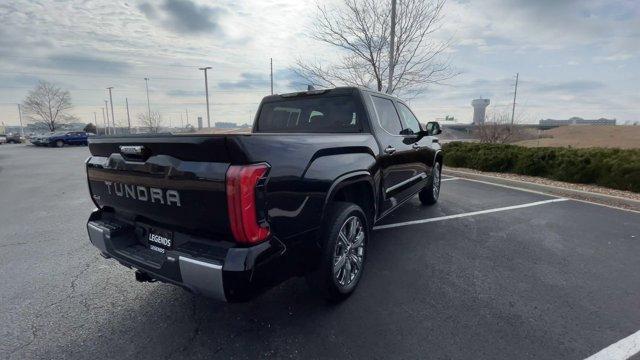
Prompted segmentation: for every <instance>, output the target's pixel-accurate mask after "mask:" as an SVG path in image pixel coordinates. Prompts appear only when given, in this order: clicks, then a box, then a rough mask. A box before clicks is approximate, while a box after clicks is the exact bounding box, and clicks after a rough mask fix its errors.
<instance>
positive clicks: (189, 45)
mask: <svg viewBox="0 0 640 360" xmlns="http://www.w3.org/2000/svg"><path fill="white" fill-rule="evenodd" d="M330 1H331V3H337V2H339V0H330ZM314 13H315V9H314V4H313V2H308V1H298V0H274V1H267V0H264V1H258V0H254V1H249V0H244V1H234V0H221V1H216V2H210V1H204V0H158V1H150V0H141V1H135V2H133V3H131V2H125V1H124V0H120V1H108V0H96V1H91V2H87V1H84V0H68V1H62V2H61V1H54V0H14V1H11V2H3V3H1V4H0V121H5V122H7V123H17V113H16V112H15V105H13V103H16V102H19V101H20V100H21V99H22V98H23V96H24V94H25V93H26V91H27V90H28V88H29V87H30V86H32V85H33V83H34V82H35V81H37V80H38V79H47V80H50V81H54V82H56V83H58V84H60V85H62V86H65V87H67V88H69V89H71V91H72V96H73V99H74V101H75V103H76V105H77V107H76V109H75V111H76V113H77V115H79V116H80V117H81V118H83V119H85V120H91V119H92V118H93V112H94V111H95V112H97V113H98V114H100V112H101V109H100V108H101V106H103V105H104V103H103V100H104V99H105V96H106V91H105V90H104V88H105V87H107V86H115V89H114V102H115V103H116V104H114V107H116V118H120V119H123V118H124V116H125V111H124V107H123V104H124V98H125V97H127V98H128V99H129V103H130V105H131V107H132V112H133V113H134V114H135V113H136V112H141V111H143V110H144V109H145V107H146V97H145V93H144V80H143V78H144V77H150V78H151V80H150V82H149V85H150V90H151V94H150V95H151V101H152V106H154V107H156V108H157V109H158V110H160V111H162V112H164V113H166V115H165V118H166V117H172V116H173V117H174V118H175V119H179V114H180V113H184V112H185V110H186V109H187V108H188V109H189V111H190V113H191V116H192V117H195V116H197V115H204V105H203V104H204V101H203V100H204V99H203V96H202V91H203V80H202V72H201V71H198V69H197V67H198V66H204V65H209V66H212V67H213V69H212V71H211V72H210V73H209V75H210V77H209V79H210V89H211V101H212V103H213V109H212V110H213V111H212V113H213V114H214V115H213V118H214V120H230V121H237V122H246V121H248V119H250V118H251V115H252V112H253V111H255V109H256V107H257V103H258V102H259V100H260V98H261V97H262V96H263V95H265V94H266V93H267V91H268V71H269V58H270V57H273V59H274V65H275V68H276V70H277V72H276V76H275V80H276V90H277V91H280V92H284V91H290V90H292V89H293V88H295V87H296V86H298V85H299V84H297V83H296V79H295V78H294V77H292V75H291V74H290V73H289V72H287V71H286V68H287V67H289V66H290V65H292V64H293V63H294V61H295V59H296V58H298V57H304V58H308V59H318V60H320V61H331V60H332V59H334V58H335V57H336V56H338V52H337V51H335V49H330V48H328V47H326V46H324V45H321V44H319V43H317V42H315V41H313V40H311V39H310V38H309V37H308V34H307V33H306V32H307V25H308V24H310V23H311V22H312V21H313V15H314ZM445 14H446V18H445V22H444V27H443V29H442V31H441V32H439V33H437V34H436V36H437V37H438V38H439V39H441V40H444V39H450V38H453V40H454V44H455V45H454V47H452V48H451V49H450V51H449V52H448V55H450V56H451V59H452V62H453V63H454V64H455V65H456V66H457V67H458V68H459V69H460V70H462V72H463V73H462V75H460V76H459V77H458V78H457V79H455V80H454V81H452V83H451V86H443V87H435V88H432V89H430V90H431V91H430V92H429V93H427V94H425V96H422V97H420V98H419V99H415V100H413V101H412V106H414V107H415V108H416V111H417V112H418V115H419V117H420V118H421V119H422V120H423V121H426V120H429V119H432V118H436V117H443V116H444V115H449V114H453V115H456V116H457V117H458V118H460V119H463V120H468V119H469V118H470V114H471V107H470V105H469V103H470V101H471V99H472V98H474V97H476V96H491V97H492V103H493V104H495V106H496V107H500V106H508V104H509V102H510V100H509V99H510V98H511V96H512V94H511V92H512V88H513V79H512V78H511V76H512V75H514V74H515V73H516V72H520V74H521V79H522V80H523V82H522V85H521V86H522V90H521V100H520V101H519V103H520V104H519V106H520V107H521V108H523V109H525V110H526V109H527V108H528V109H529V110H528V111H525V113H526V116H528V120H530V121H535V120H537V119H538V118H539V117H561V116H563V115H562V114H566V115H567V116H569V115H580V116H583V117H590V116H598V117H600V116H608V117H618V118H628V119H631V120H633V119H636V120H638V119H640V114H639V113H638V112H639V110H638V109H637V106H636V104H637V103H638V102H640V98H638V97H639V96H640V95H638V94H640V91H639V89H638V85H637V84H639V83H640V74H638V73H637V72H635V73H633V72H628V71H626V72H625V71H624V70H622V69H621V68H620V67H624V66H626V69H634V68H635V69H637V68H639V67H640V64H639V63H638V58H639V56H638V55H639V54H640V42H639V41H637V39H638V38H640V10H639V8H638V6H637V4H636V3H635V2H634V1H633V0H618V1H613V2H611V1H604V0H585V1H577V0H575V1H554V0H541V1H531V0H517V1H508V0H482V1H477V0H472V1H462V0H449V2H448V3H447V6H446V9H445ZM589 81H590V82H589ZM594 84H600V85H594ZM571 85H574V86H571ZM576 85H577V86H576ZM3 86H4V87H3ZM544 86H546V88H544ZM599 86H600V87H599ZM541 87H542V88H541ZM600 89H606V93H605V92H604V91H599V90H600ZM569 99H570V100H569Z"/></svg>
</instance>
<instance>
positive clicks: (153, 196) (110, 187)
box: [104, 181, 181, 206]
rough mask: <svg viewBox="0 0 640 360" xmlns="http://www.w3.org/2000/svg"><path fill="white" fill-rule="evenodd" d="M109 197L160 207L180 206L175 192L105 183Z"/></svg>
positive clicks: (110, 182)
mask: <svg viewBox="0 0 640 360" xmlns="http://www.w3.org/2000/svg"><path fill="white" fill-rule="evenodd" d="M104 184H105V186H106V187H107V192H108V193H109V195H116V196H120V197H124V198H129V199H134V200H139V201H149V202H152V203H160V204H162V205H170V206H171V205H174V206H181V205H180V194H179V193H178V191H177V190H164V189H160V188H154V187H146V186H142V185H133V184H122V183H118V182H113V181H105V182H104Z"/></svg>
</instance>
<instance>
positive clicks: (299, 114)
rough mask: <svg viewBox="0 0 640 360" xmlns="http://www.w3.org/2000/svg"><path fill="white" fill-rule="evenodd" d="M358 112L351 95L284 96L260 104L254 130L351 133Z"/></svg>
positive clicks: (357, 129) (359, 127) (359, 117)
mask: <svg viewBox="0 0 640 360" xmlns="http://www.w3.org/2000/svg"><path fill="white" fill-rule="evenodd" d="M361 122H362V115H361V113H360V111H359V107H358V106H357V104H356V103H355V101H354V99H353V97H351V96H325V97H307V98H295V99H284V100H282V101H276V102H267V103H264V104H262V108H261V110H260V115H259V117H258V124H257V131H258V132H301V133H305V132H311V133H321V132H327V133H352V132H361V131H362V124H361Z"/></svg>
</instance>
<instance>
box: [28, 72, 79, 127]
mask: <svg viewBox="0 0 640 360" xmlns="http://www.w3.org/2000/svg"><path fill="white" fill-rule="evenodd" d="M72 107H73V106H72V105H71V95H70V94H69V91H67V90H62V89H61V88H59V87H57V86H55V85H54V84H52V83H49V82H46V81H40V82H39V83H38V85H37V86H36V88H35V89H33V90H31V91H29V93H28V94H27V97H26V98H25V99H24V101H23V103H22V108H23V109H24V112H25V114H26V116H27V119H28V120H29V121H30V122H31V123H34V124H42V125H44V126H46V127H47V128H48V129H49V131H55V130H56V129H58V128H59V127H60V126H61V125H62V124H65V123H68V122H69V121H73V119H75V117H74V116H73V115H70V114H68V113H67V111H68V110H70V109H71V108H72Z"/></svg>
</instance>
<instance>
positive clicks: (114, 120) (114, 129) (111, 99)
mask: <svg viewBox="0 0 640 360" xmlns="http://www.w3.org/2000/svg"><path fill="white" fill-rule="evenodd" d="M111 89H113V86H109V87H108V88H107V90H109V102H110V103H111V122H112V123H113V133H114V134H115V133H116V113H114V112H113V97H112V96H111Z"/></svg>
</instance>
